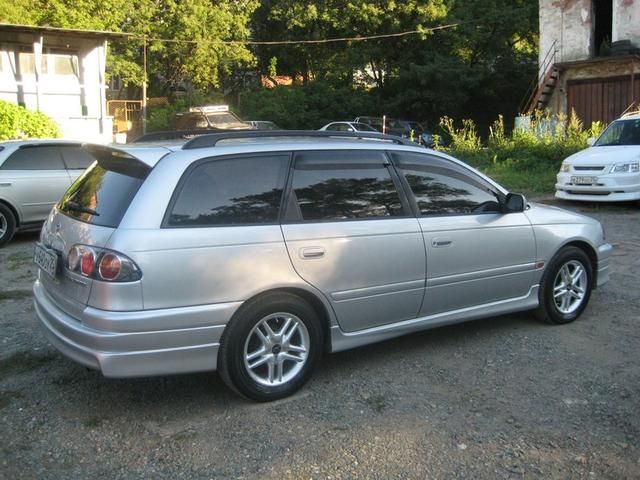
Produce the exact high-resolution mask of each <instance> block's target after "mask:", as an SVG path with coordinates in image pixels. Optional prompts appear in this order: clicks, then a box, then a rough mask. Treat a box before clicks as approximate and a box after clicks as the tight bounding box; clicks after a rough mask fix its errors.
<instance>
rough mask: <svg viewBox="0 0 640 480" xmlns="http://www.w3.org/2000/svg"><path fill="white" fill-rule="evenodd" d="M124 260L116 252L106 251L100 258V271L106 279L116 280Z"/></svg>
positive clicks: (101, 275)
mask: <svg viewBox="0 0 640 480" xmlns="http://www.w3.org/2000/svg"><path fill="white" fill-rule="evenodd" d="M121 267H122V261H121V260H120V258H119V257H118V255H116V254H115V253H105V254H104V255H103V256H102V259H101V260H100V266H99V267H98V273H99V274H100V277H101V278H102V279H104V280H116V279H117V278H118V275H120V271H121Z"/></svg>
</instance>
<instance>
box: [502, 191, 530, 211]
mask: <svg viewBox="0 0 640 480" xmlns="http://www.w3.org/2000/svg"><path fill="white" fill-rule="evenodd" d="M526 206H527V200H526V199H525V198H524V195H520V194H519V193H508V194H507V196H506V197H505V199H504V203H503V204H502V211H503V212H504V213H515V212H524V209H525V207H526Z"/></svg>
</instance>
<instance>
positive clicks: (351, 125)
mask: <svg viewBox="0 0 640 480" xmlns="http://www.w3.org/2000/svg"><path fill="white" fill-rule="evenodd" d="M320 130H323V131H324V130H326V131H330V132H379V131H380V130H376V129H375V128H373V127H372V126H371V125H367V124H366V123H359V122H331V123H327V124H326V125H325V126H324V127H322V128H320Z"/></svg>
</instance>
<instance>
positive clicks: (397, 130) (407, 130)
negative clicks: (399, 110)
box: [354, 116, 443, 147]
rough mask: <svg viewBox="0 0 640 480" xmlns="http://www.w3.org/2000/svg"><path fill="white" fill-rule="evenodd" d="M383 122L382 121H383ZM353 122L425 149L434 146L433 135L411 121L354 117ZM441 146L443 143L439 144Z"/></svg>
mask: <svg viewBox="0 0 640 480" xmlns="http://www.w3.org/2000/svg"><path fill="white" fill-rule="evenodd" d="M383 120H384V121H383ZM354 121H355V122H359V123H363V124H366V125H370V126H371V127H372V128H374V129H376V130H377V131H379V132H384V133H386V134H388V135H396V136H398V137H402V138H409V139H412V140H413V141H414V142H416V143H419V144H421V145H424V146H426V147H433V146H434V145H435V142H434V138H433V134H432V133H431V132H430V131H429V130H427V129H426V128H425V127H424V126H422V124H421V123H420V122H416V121H413V120H400V119H397V118H390V117H385V118H382V117H368V116H363V117H356V119H355V120H354ZM440 144H441V145H442V144H443V143H442V142H440Z"/></svg>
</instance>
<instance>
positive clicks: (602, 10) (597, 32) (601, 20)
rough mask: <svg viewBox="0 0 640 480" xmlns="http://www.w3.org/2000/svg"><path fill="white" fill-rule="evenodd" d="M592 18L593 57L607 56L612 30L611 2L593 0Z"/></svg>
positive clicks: (611, 0) (607, 0) (610, 0)
mask: <svg viewBox="0 0 640 480" xmlns="http://www.w3.org/2000/svg"><path fill="white" fill-rule="evenodd" d="M593 18H594V20H593V24H594V25H593V52H594V54H595V56H606V55H609V53H610V51H611V33H612V30H613V0H594V1H593Z"/></svg>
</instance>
